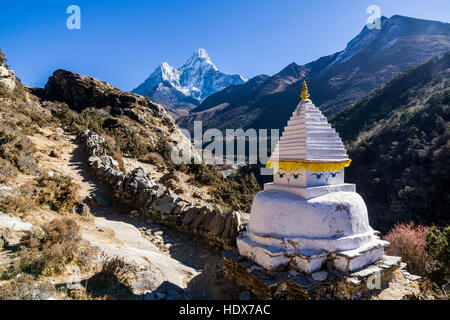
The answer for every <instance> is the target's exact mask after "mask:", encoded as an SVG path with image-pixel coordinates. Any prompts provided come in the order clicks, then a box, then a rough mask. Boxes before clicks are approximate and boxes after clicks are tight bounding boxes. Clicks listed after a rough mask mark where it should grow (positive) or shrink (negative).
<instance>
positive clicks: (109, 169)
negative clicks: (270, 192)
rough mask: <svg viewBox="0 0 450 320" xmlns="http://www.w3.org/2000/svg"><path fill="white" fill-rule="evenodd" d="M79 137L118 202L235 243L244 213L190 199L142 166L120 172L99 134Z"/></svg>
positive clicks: (210, 238) (218, 241)
mask: <svg viewBox="0 0 450 320" xmlns="http://www.w3.org/2000/svg"><path fill="white" fill-rule="evenodd" d="M78 139H79V141H80V142H82V143H83V144H84V147H85V148H86V151H87V154H88V159H87V162H88V166H89V168H90V170H91V171H92V173H93V174H94V175H95V176H96V178H97V179H99V180H100V181H101V182H102V183H104V184H105V185H106V186H109V187H110V189H111V192H113V194H114V198H115V199H116V200H118V201H119V203H121V204H122V205H124V206H126V207H128V208H130V210H132V209H134V210H137V211H138V212H139V213H141V214H142V215H145V216H146V217H148V218H151V219H152V220H153V221H154V222H155V223H158V224H161V225H166V226H169V227H174V228H177V229H180V230H183V231H185V232H189V233H191V234H195V235H198V236H200V237H201V238H203V239H204V240H206V241H207V242H209V243H210V244H212V245H215V246H219V247H222V248H226V249H230V248H233V247H234V246H235V243H236V237H237V235H238V233H239V231H241V230H242V229H243V227H244V223H243V219H242V217H243V215H244V214H243V213H240V212H236V211H234V212H222V211H220V210H213V209H210V208H208V207H206V206H195V205H194V204H193V203H188V202H186V201H184V200H182V199H181V198H180V197H179V196H178V195H177V194H175V193H174V192H173V191H171V190H170V189H168V188H165V187H162V186H161V185H158V184H156V183H155V182H154V181H152V180H151V179H148V178H147V177H146V174H145V172H144V170H143V169H141V168H137V169H135V170H133V171H132V172H129V173H124V172H121V171H120V170H119V164H118V162H117V161H116V160H114V159H113V158H112V157H110V156H108V155H107V153H106V150H105V148H104V147H103V146H102V145H103V143H105V141H104V139H103V138H102V137H101V136H99V135H98V134H96V133H94V132H91V131H89V130H86V131H84V132H82V133H81V134H80V135H79V136H78Z"/></svg>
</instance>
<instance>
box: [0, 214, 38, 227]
mask: <svg viewBox="0 0 450 320" xmlns="http://www.w3.org/2000/svg"><path fill="white" fill-rule="evenodd" d="M32 228H33V225H32V224H31V223H28V222H24V221H22V220H21V219H19V218H16V217H10V216H9V215H7V214H6V213H3V212H2V211H0V229H10V230H13V231H31V229H32Z"/></svg>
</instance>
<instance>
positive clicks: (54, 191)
mask: <svg viewBox="0 0 450 320" xmlns="http://www.w3.org/2000/svg"><path fill="white" fill-rule="evenodd" d="M36 185H37V187H38V188H39V192H38V194H37V196H36V202H37V203H38V204H39V205H40V206H44V207H49V208H50V209H52V210H54V211H57V212H67V211H70V210H71V209H72V208H73V206H74V205H75V204H77V203H78V202H79V197H78V188H79V185H78V184H75V183H73V182H72V178H71V177H69V176H64V175H56V174H55V175H53V176H51V177H50V176H41V177H39V178H38V179H37V182H36Z"/></svg>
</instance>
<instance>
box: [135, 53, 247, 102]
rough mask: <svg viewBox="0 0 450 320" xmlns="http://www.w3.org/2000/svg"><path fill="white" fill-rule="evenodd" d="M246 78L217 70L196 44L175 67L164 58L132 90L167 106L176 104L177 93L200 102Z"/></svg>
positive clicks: (240, 82) (242, 81)
mask: <svg viewBox="0 0 450 320" xmlns="http://www.w3.org/2000/svg"><path fill="white" fill-rule="evenodd" d="M247 80H248V79H246V78H244V77H242V76H240V75H227V74H224V73H222V72H220V71H219V69H218V68H217V67H216V66H215V65H214V63H213V62H212V61H211V58H210V57H209V55H208V52H207V51H206V50H205V49H203V48H199V49H197V50H196V51H195V52H194V53H193V54H192V55H191V57H190V58H189V59H188V60H187V61H186V63H185V64H183V65H182V66H181V67H180V68H178V69H177V68H174V67H173V66H171V65H169V64H168V63H167V62H163V63H161V64H160V65H159V66H158V67H157V68H156V69H155V71H154V72H153V73H152V74H151V75H150V77H148V78H147V80H145V82H144V83H142V84H141V85H139V86H138V87H137V88H136V89H134V90H133V92H135V93H138V94H142V95H144V96H147V97H149V98H151V99H154V100H155V101H156V102H157V103H161V104H163V105H165V106H166V107H171V106H172V105H178V103H177V102H179V101H178V100H179V97H180V96H181V97H184V98H183V99H186V98H189V99H191V100H193V101H197V103H198V104H200V102H201V101H202V100H203V99H205V98H206V97H208V96H209V95H211V94H213V93H215V92H217V91H220V90H222V89H224V88H226V87H228V86H230V85H236V84H242V83H244V82H246V81H247ZM169 96H170V97H169ZM168 101H170V103H168Z"/></svg>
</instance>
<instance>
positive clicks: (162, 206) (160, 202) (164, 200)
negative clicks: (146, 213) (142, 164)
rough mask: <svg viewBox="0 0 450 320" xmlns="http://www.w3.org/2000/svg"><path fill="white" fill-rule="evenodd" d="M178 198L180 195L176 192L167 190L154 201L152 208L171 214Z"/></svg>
mask: <svg viewBox="0 0 450 320" xmlns="http://www.w3.org/2000/svg"><path fill="white" fill-rule="evenodd" d="M178 199H179V197H178V196H177V195H176V194H175V193H173V192H171V191H170V190H169V191H166V192H165V193H164V194H163V195H162V196H161V198H159V199H156V200H155V201H154V202H153V203H152V208H153V209H154V210H156V211H160V212H163V213H166V214H171V213H172V211H173V210H174V209H175V207H176V203H177V201H178Z"/></svg>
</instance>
